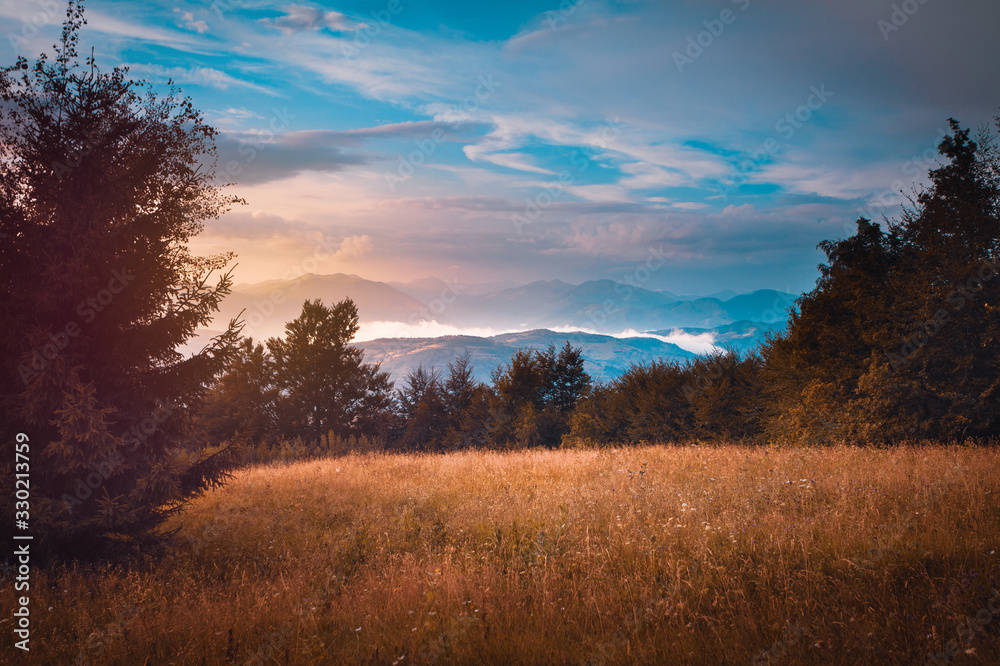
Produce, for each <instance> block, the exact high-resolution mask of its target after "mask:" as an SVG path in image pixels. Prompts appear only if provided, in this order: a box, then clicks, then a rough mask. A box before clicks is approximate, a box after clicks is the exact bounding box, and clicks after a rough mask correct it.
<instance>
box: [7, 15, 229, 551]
mask: <svg viewBox="0 0 1000 666" xmlns="http://www.w3.org/2000/svg"><path fill="white" fill-rule="evenodd" d="M84 23H85V21H84V19H83V8H82V6H81V5H80V4H79V3H76V2H71V3H70V5H69V10H68V13H67V19H66V22H65V24H64V26H63V32H62V39H61V41H60V43H59V44H57V45H56V47H55V48H56V57H55V59H54V61H50V60H49V59H48V58H47V57H46V56H45V55H43V56H41V57H40V58H39V59H38V61H37V62H36V63H35V64H34V65H29V63H28V62H27V61H26V60H24V59H23V58H19V59H18V61H17V63H16V64H15V65H13V66H10V67H7V68H6V69H4V70H3V71H2V72H0V98H2V99H3V102H4V107H3V112H2V113H3V119H2V122H0V162H2V163H3V165H4V167H3V170H2V171H0V225H2V226H0V231H2V241H0V292H2V295H0V319H2V320H3V322H4V326H3V329H2V333H0V348H2V350H3V352H4V353H3V354H0V411H2V412H3V414H4V419H3V423H2V426H0V442H2V443H0V450H2V451H3V463H0V469H2V470H4V472H5V474H6V472H7V471H11V461H13V459H14V456H13V454H12V452H11V447H12V444H13V441H14V433H16V432H25V433H26V434H27V435H28V436H29V437H30V441H31V496H32V510H31V518H32V524H31V529H32V533H33V534H34V535H36V537H37V538H40V539H41V544H42V545H43V546H47V547H51V548H58V547H61V546H67V545H72V546H74V547H81V546H83V545H85V544H87V543H90V542H92V541H94V540H101V539H105V538H110V537H112V536H113V537H114V538H131V539H135V538H140V537H143V536H145V535H148V534H150V533H151V532H152V531H153V530H154V528H155V527H156V526H157V525H159V524H160V523H161V522H162V521H163V520H165V518H166V517H167V516H168V515H169V514H170V513H171V512H173V511H176V510H177V509H179V508H180V507H181V506H182V505H183V504H184V503H185V502H186V501H187V500H189V499H190V498H191V497H193V496H195V495H197V494H198V493H199V492H201V491H202V490H203V489H205V488H207V487H210V486H213V485H215V484H217V483H219V482H220V481H221V480H222V479H224V478H225V475H226V470H227V469H228V463H227V462H226V456H225V455H224V454H223V453H218V454H216V455H207V454H205V453H204V452H203V440H202V438H201V437H200V436H199V434H198V432H197V430H196V429H195V428H194V427H193V426H192V423H191V420H190V418H189V413H190V408H192V407H194V406H196V405H197V404H198V403H199V402H200V400H201V398H202V395H203V393H204V391H205V388H206V386H207V384H208V383H209V382H210V381H211V380H212V378H213V376H214V375H216V374H217V373H220V372H221V371H222V370H223V369H224V367H225V366H226V364H227V363H228V362H229V360H230V359H231V358H232V357H233V354H234V350H235V348H236V343H237V341H238V337H239V328H238V326H237V324H236V323H235V322H230V324H229V326H228V327H227V329H226V331H225V332H224V333H222V334H221V335H219V336H218V337H217V338H215V339H214V340H213V341H212V343H211V344H209V345H208V346H207V347H206V348H205V349H203V350H202V351H201V352H200V353H197V354H195V355H193V356H191V357H188V358H185V357H183V356H182V355H181V354H180V353H179V352H178V351H177V347H178V346H179V345H180V344H182V343H184V342H185V341H187V340H189V339H190V338H191V337H192V336H193V335H194V333H195V330H196V329H197V328H198V327H199V326H203V325H206V324H208V323H209V322H210V321H211V318H212V315H213V314H214V312H216V311H217V310H218V306H219V303H220V301H221V300H222V299H223V298H224V297H225V296H226V295H227V294H228V293H229V290H230V285H231V280H230V276H229V273H224V274H222V275H221V277H218V278H217V279H216V280H215V282H214V285H212V284H210V283H209V279H210V276H211V275H212V274H213V272H215V271H218V270H220V269H223V268H224V267H225V266H226V265H227V264H228V263H229V261H230V259H231V256H229V255H223V256H216V257H209V258H198V257H193V256H191V255H190V254H189V252H188V250H187V247H186V242H187V241H188V240H189V239H190V238H191V237H192V236H194V235H195V234H197V233H198V232H199V231H200V229H201V224H202V221H203V220H205V219H209V218H214V217H217V216H218V215H219V214H220V213H222V212H224V211H225V210H227V209H228V207H229V206H231V205H233V204H235V203H238V202H239V200H238V199H235V198H232V197H226V196H223V195H222V193H221V191H220V189H219V188H218V187H217V186H215V185H213V180H212V178H213V174H212V165H213V164H214V154H215V153H214V151H215V148H214V137H215V134H216V133H215V130H213V129H212V128H211V127H208V126H207V125H205V124H204V122H203V121H202V117H201V114H200V112H198V111H197V110H196V109H195V108H194V107H193V106H192V104H191V101H190V99H188V98H180V97H179V96H178V93H177V91H176V90H174V89H171V90H170V91H169V93H168V94H167V95H166V96H164V97H161V96H157V95H156V94H155V93H154V92H153V91H152V90H151V89H149V88H148V87H147V86H145V84H143V83H141V82H135V81H132V80H129V79H128V78H127V72H126V70H124V69H121V68H115V69H113V70H112V71H111V72H102V71H101V70H100V69H99V68H98V67H97V65H96V63H95V62H93V60H92V59H87V60H86V61H85V63H84V64H83V66H81V63H80V62H79V59H78V56H77V52H76V47H77V43H78V32H79V30H80V28H81V26H82V25H83V24H84ZM7 478H12V477H11V476H10V475H7Z"/></svg>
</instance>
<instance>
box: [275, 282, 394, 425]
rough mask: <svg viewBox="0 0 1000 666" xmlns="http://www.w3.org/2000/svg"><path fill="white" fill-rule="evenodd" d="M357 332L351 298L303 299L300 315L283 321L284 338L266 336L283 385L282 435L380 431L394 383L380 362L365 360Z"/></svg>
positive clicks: (278, 380) (281, 388) (356, 318)
mask: <svg viewBox="0 0 1000 666" xmlns="http://www.w3.org/2000/svg"><path fill="white" fill-rule="evenodd" d="M357 332H358V308H357V306H356V305H355V304H354V301H352V300H351V299H349V298H346V299H344V300H342V301H340V302H339V303H337V304H336V305H333V306H329V307H327V306H325V305H323V302H322V301H320V300H315V301H305V302H304V303H303V305H302V314H300V315H299V316H298V317H297V318H296V319H295V320H294V321H291V322H289V323H287V324H285V337H284V338H271V339H270V340H268V341H267V347H268V350H269V351H270V353H271V356H272V357H273V362H274V368H275V373H276V381H277V384H278V387H279V388H280V390H281V399H280V401H279V407H278V411H279V423H280V430H281V434H283V435H284V436H286V437H296V436H298V437H302V438H303V439H306V440H307V441H310V442H317V441H319V440H320V439H321V438H323V437H324V436H326V435H327V434H328V433H329V432H333V434H335V435H337V436H340V437H348V436H357V435H365V436H379V435H380V434H382V433H381V432H380V421H381V420H383V417H384V415H385V412H386V411H387V409H388V407H389V405H390V403H391V393H392V384H391V382H390V381H389V376H388V373H385V372H382V371H381V370H379V367H378V365H372V364H367V363H363V362H362V361H363V357H364V356H363V352H362V351H361V350H360V349H358V348H357V347H354V346H351V344H350V342H351V340H352V339H353V338H354V335H355V333H357Z"/></svg>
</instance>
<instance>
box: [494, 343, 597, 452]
mask: <svg viewBox="0 0 1000 666" xmlns="http://www.w3.org/2000/svg"><path fill="white" fill-rule="evenodd" d="M492 378H493V389H494V392H495V396H494V399H493V404H492V406H491V412H492V416H493V422H494V423H495V428H494V430H493V432H494V435H495V437H496V439H497V443H498V444H499V445H501V446H504V447H512V446H517V447H530V446H539V445H544V446H549V447H556V446H559V444H560V442H561V439H562V436H563V435H564V434H566V433H567V432H569V419H570V415H571V414H572V411H573V409H574V408H575V407H576V403H577V401H578V400H579V399H580V397H581V396H582V395H583V394H584V392H585V391H586V390H587V388H588V387H589V386H590V377H589V376H588V375H587V373H586V372H584V370H583V353H582V350H580V349H573V347H572V346H571V345H570V344H569V342H568V341H567V342H566V346H565V347H563V349H562V351H561V352H560V353H559V354H558V355H557V354H556V350H555V346H549V348H548V349H547V350H545V351H536V350H526V349H518V350H516V351H515V352H514V355H513V356H512V357H511V359H510V362H509V363H507V365H506V366H502V367H499V368H497V369H496V370H494V371H493V375H492Z"/></svg>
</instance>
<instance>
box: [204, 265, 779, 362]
mask: <svg viewBox="0 0 1000 666" xmlns="http://www.w3.org/2000/svg"><path fill="white" fill-rule="evenodd" d="M317 298H318V299H321V300H322V301H323V302H324V303H326V304H332V303H336V302H338V301H341V300H343V299H344V298H351V299H352V300H353V301H354V302H355V303H356V304H357V306H358V315H359V318H360V320H361V323H362V324H366V323H368V324H370V323H373V322H402V323H403V324H418V325H419V324H421V323H426V322H437V323H438V324H443V325H446V326H450V327H454V329H455V330H458V331H470V332H471V330H470V329H487V330H489V331H522V332H516V333H510V332H509V333H502V334H495V335H488V334H487V335H482V336H473V335H450V336H445V337H436V338H429V337H423V338H405V337H404V338H383V339H378V340H370V341H362V342H358V343H356V344H357V346H358V347H360V348H362V349H364V350H365V358H366V360H367V361H369V362H373V361H377V362H381V363H382V367H383V368H384V369H386V370H389V371H390V373H391V374H392V375H393V377H394V378H396V379H399V378H401V377H402V376H404V375H405V374H406V373H407V372H408V371H410V370H412V369H414V368H416V367H417V366H419V365H421V364H423V365H424V366H428V367H429V366H434V367H435V368H438V369H441V370H442V371H446V370H447V366H448V362H449V361H450V360H452V359H453V358H455V357H456V356H458V355H460V354H462V353H463V352H464V351H466V350H467V351H469V352H470V353H471V354H472V361H473V364H474V365H475V369H476V375H477V378H479V379H480V380H482V381H488V379H489V374H490V372H491V371H492V370H493V369H494V368H495V367H497V366H498V365H501V364H503V363H506V362H507V360H508V359H509V358H510V355H511V353H512V352H513V350H514V349H516V348H519V347H523V348H532V349H543V348H546V347H548V346H549V345H550V344H554V345H556V347H560V346H561V345H562V344H563V343H564V342H565V341H566V340H569V341H570V342H571V343H572V344H573V345H574V346H577V347H582V348H583V350H584V357H585V359H586V366H585V367H586V368H587V372H589V373H590V374H591V375H592V376H593V377H595V378H604V379H608V378H612V377H616V376H617V375H619V374H620V373H621V372H622V371H624V370H625V369H626V368H627V367H628V366H629V365H630V364H631V363H638V362H644V361H648V360H652V359H658V358H663V359H669V360H676V361H683V360H685V359H688V358H692V357H693V356H694V355H695V354H694V353H692V351H689V350H692V349H699V348H706V346H707V343H709V342H711V343H712V344H714V345H716V346H717V347H731V348H734V349H736V350H737V351H739V352H746V351H747V350H749V349H752V348H754V347H756V346H757V345H759V344H760V343H761V342H763V341H764V339H765V338H766V336H767V335H769V334H774V333H777V332H780V331H782V330H783V329H784V327H785V324H786V321H787V311H788V308H789V307H791V306H792V304H793V303H794V300H795V298H797V295H795V294H789V293H785V292H780V291H774V290H770V289H764V290H759V291H755V292H752V293H749V294H734V293H733V292H729V291H727V292H720V293H718V294H715V295H713V296H704V297H699V296H678V295H677V294H674V293H671V292H669V291H653V290H649V289H643V288H641V287H637V286H629V285H625V284H622V283H619V282H613V281H611V280H591V281H588V282H584V283H583V284H579V285H574V284H569V283H566V282H562V281H560V280H548V281H545V280H542V281H537V282H532V283H530V284H525V285H514V284H512V283H509V282H505V283H488V284H462V283H458V282H447V281H445V280H440V279H437V278H426V279H421V280H415V281H413V282H410V283H405V284H404V283H384V282H376V281H373V280H366V279H364V278H361V277H358V276H357V275H344V274H335V275H313V274H308V275H303V276H301V277H298V278H295V279H293V280H269V281H266V282H259V283H256V284H238V285H236V286H234V288H233V293H232V294H231V295H230V296H229V297H227V298H226V299H225V300H224V301H223V304H222V312H221V313H220V314H219V315H218V316H217V317H216V325H215V326H213V328H214V329H221V328H223V326H222V322H226V321H228V320H229V319H230V318H233V317H236V316H239V315H240V313H241V312H242V313H243V314H242V318H243V319H244V321H245V322H246V327H245V328H244V334H245V335H249V336H252V337H253V338H254V339H256V340H265V339H267V338H269V337H275V336H280V335H283V334H284V327H285V323H286V322H289V321H291V320H292V319H294V318H295V317H297V316H298V315H299V314H300V312H301V310H302V302H303V301H305V300H307V299H317ZM390 328H392V327H390ZM400 328H406V327H405V326H396V327H395V329H400ZM552 329H558V330H562V331H566V330H574V329H580V330H579V331H574V332H571V333H559V332H556V331H553V330H552ZM449 330H451V329H449ZM584 331H585V332H584ZM212 333H213V331H211V330H206V331H203V332H202V335H200V336H199V339H198V340H193V341H192V342H191V343H190V344H189V345H188V346H187V348H188V349H189V350H192V351H193V350H194V349H195V348H197V347H199V346H200V344H203V343H204V342H205V341H206V339H207V338H208V337H210V336H211V334H212ZM644 336H645V337H644ZM697 336H700V337H697ZM693 337H697V340H696V342H698V343H699V344H698V345H697V346H696V345H692V344H691V341H692V338H693ZM679 345H680V346H679ZM682 346H683V347H686V348H687V350H685V348H682Z"/></svg>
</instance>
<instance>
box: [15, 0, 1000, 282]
mask: <svg viewBox="0 0 1000 666" xmlns="http://www.w3.org/2000/svg"><path fill="white" fill-rule="evenodd" d="M86 7H87V17H88V21H89V24H88V26H86V28H85V29H84V32H83V35H82V44H83V46H84V47H85V48H88V49H89V47H90V46H94V47H95V49H96V52H97V55H98V62H99V64H102V65H103V66H104V67H110V66H113V65H128V66H129V67H130V68H131V72H132V74H133V75H134V76H136V77H137V78H139V77H141V78H145V79H147V80H148V81H150V82H152V83H154V84H155V85H157V86H162V85H163V84H164V83H165V82H166V80H167V79H168V78H172V79H173V80H174V81H175V82H176V83H177V84H178V85H179V86H180V87H181V88H182V90H183V92H184V93H185V94H187V95H190V96H191V97H192V98H193V100H194V102H195V105H196V106H197V107H198V108H200V109H202V110H203V111H204V113H205V116H206V118H207V119H208V120H209V122H210V123H212V124H214V125H215V126H216V127H218V128H219V129H220V131H221V134H220V136H219V141H218V144H219V153H220V160H219V168H218V170H217V173H218V175H219V178H220V180H221V181H226V182H234V183H236V185H234V187H233V190H232V191H233V192H234V193H236V194H239V195H241V196H243V197H244V198H245V199H246V200H247V202H248V205H247V206H245V207H242V208H240V209H239V210H236V211H234V212H232V213H230V214H228V215H227V216H225V217H224V218H222V219H221V220H218V221H211V222H209V223H208V224H207V225H206V229H205V231H204V233H203V234H202V235H201V236H200V237H198V238H197V239H196V240H195V241H194V242H193V244H194V246H195V249H197V250H198V251H200V252H203V253H209V252H216V251H222V250H234V251H236V252H237V253H238V254H239V257H240V259H239V261H240V267H239V268H238V270H237V279H238V281H241V282H254V281H259V280H264V279H270V278H275V277H288V276H291V275H295V274H297V273H301V272H318V273H334V272H343V273H355V274H358V275H361V276H363V277H366V278H370V279H374V280H383V281H392V280H399V281H408V280H412V279H416V278H423V277H427V276H436V277H439V278H442V279H452V280H453V279H458V280H461V281H463V282H465V283H472V282H484V281H492V280H514V281H517V282H527V281H531V280H536V279H561V280H565V281H568V282H581V281H584V280H587V279H599V278H611V279H622V278H623V277H624V276H626V275H632V274H633V273H634V272H635V268H636V266H638V265H640V264H642V263H643V262H644V261H645V260H646V258H647V257H648V256H649V253H650V251H651V249H653V250H655V251H656V252H658V253H659V254H661V255H663V256H666V257H667V258H668V260H667V262H666V264H665V265H664V266H663V267H662V268H661V269H659V270H657V271H655V272H654V273H652V274H651V275H650V277H649V279H648V282H647V283H646V284H644V285H642V286H645V287H647V288H654V289H656V288H666V289H670V290H672V291H674V292H677V293H709V292H712V291H716V290H721V289H726V288H731V289H734V290H736V291H748V290H751V289H756V288H776V289H783V290H787V291H802V290H807V289H809V288H811V287H812V285H813V283H814V281H815V278H816V275H817V272H816V265H817V264H818V263H819V262H820V261H821V259H822V255H821V254H820V253H819V252H818V251H817V250H816V249H815V247H816V244H817V243H818V242H819V241H821V240H823V239H828V238H837V237H843V236H844V235H845V234H846V233H847V230H848V229H850V228H852V223H853V221H854V220H855V219H856V218H857V217H858V216H859V215H861V214H865V215H866V216H869V217H872V216H874V217H876V218H877V217H879V216H880V215H881V214H882V212H883V211H884V212H885V213H886V214H888V215H889V216H893V215H896V214H898V211H899V208H898V206H899V204H900V202H901V201H902V197H901V196H900V195H899V193H898V190H899V189H905V190H907V191H908V190H909V189H910V187H911V185H912V183H914V182H915V181H917V182H920V181H922V180H923V177H924V174H925V173H926V170H927V168H929V167H933V166H934V154H935V150H934V148H935V147H936V145H937V143H938V141H939V137H940V133H941V130H942V129H943V128H944V127H945V126H946V119H947V118H948V117H949V116H954V117H956V118H958V119H959V120H960V121H961V122H962V123H963V124H964V125H965V126H972V127H978V126H980V125H982V124H984V123H987V122H989V121H990V120H991V118H992V117H993V116H994V115H997V113H998V112H1000V110H998V107H1000V69H998V68H997V63H998V62H1000V40H997V39H996V38H995V30H996V27H997V26H998V25H1000V3H995V2H991V1H988V0H978V1H972V0H966V1H960V0H956V1H952V2H946V1H945V0H924V2H920V1H919V0H906V2H895V1H887V0H843V1H840V2H836V3H804V2H798V1H793V0H771V1H769V2H764V0H719V1H715V2H708V1H704V2H666V1H660V2H642V1H638V0H623V1H620V2H605V1H602V0H582V1H581V2H578V3H571V2H569V1H568V0H567V1H565V2H562V4H560V3H559V2H557V1H555V0H553V1H552V2H526V1H508V2H503V3H470V2H444V1H432V0H378V1H375V2H363V1H360V0H350V1H345V2H323V3H307V2H298V3H288V2H269V1H265V0H222V1H221V2H215V3H210V2H203V3H194V2H190V3H186V2H176V3H175V2H169V3H168V2H158V1H157V0H152V1H148V2H117V1H113V0H88V1H87V2H86ZM63 13H64V6H63V5H61V4H58V3H55V2H48V1H47V0H41V1H40V2H35V1H34V0H17V1H15V0H0V29H2V34H3V35H5V36H6V38H5V39H3V40H2V41H0V49H2V50H3V53H4V57H3V62H5V63H6V62H11V61H13V58H14V57H15V55H16V54H18V53H20V54H23V55H26V56H28V57H34V56H36V55H37V54H38V53H39V52H40V51H42V50H44V49H46V48H49V47H50V45H51V44H52V42H53V41H54V39H55V37H56V35H57V34H58V30H59V23H60V21H61V20H62V16H63Z"/></svg>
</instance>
